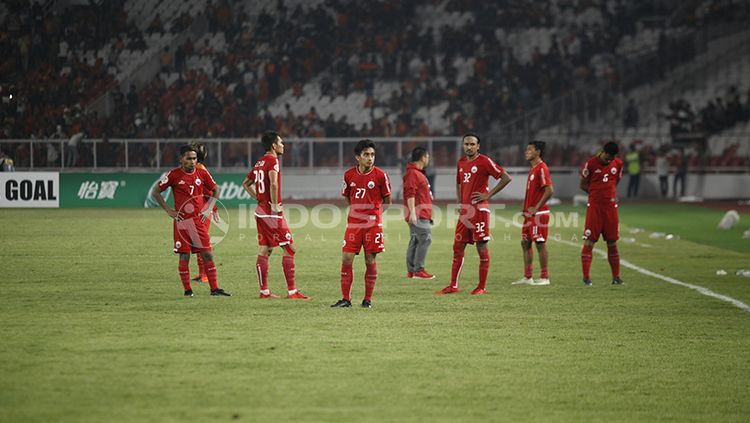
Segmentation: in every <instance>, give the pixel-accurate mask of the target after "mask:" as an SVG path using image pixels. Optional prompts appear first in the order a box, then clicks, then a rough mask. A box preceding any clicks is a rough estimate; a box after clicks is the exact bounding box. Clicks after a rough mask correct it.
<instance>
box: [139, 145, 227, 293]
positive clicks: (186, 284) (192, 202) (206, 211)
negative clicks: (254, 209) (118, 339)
mask: <svg viewBox="0 0 750 423" xmlns="http://www.w3.org/2000/svg"><path fill="white" fill-rule="evenodd" d="M197 161H198V155H197V152H196V151H195V147H193V146H192V145H184V146H182V147H181V148H180V167H178V168H175V169H172V170H171V171H170V172H169V173H167V175H166V176H164V177H163V178H162V179H161V181H159V184H158V185H157V186H155V187H154V190H153V191H152V193H151V196H152V197H153V198H154V200H156V202H157V203H159V205H160V206H161V208H162V209H164V211H165V212H167V214H168V215H169V217H171V218H172V219H174V252H175V253H178V254H179V255H180V260H179V267H178V268H179V271H180V279H181V280H182V287H183V288H184V289H185V296H186V297H192V296H193V290H192V289H191V288H190V253H191V252H193V253H198V254H200V255H201V256H202V257H203V265H204V266H205V269H206V276H208V284H209V286H210V287H211V295H213V296H227V297H228V296H230V295H231V294H229V293H228V292H226V291H224V290H223V289H221V288H219V287H218V285H217V283H216V265H215V264H214V258H213V254H212V253H211V239H210V237H209V235H208V228H207V226H206V224H205V223H206V220H208V219H210V218H211V210H212V209H213V207H214V205H215V204H216V200H217V199H218V198H219V191H218V189H217V187H216V182H214V178H213V177H212V176H211V174H210V173H208V171H206V170H204V169H198V168H196V163H197ZM169 187H172V192H173V193H174V207H175V208H174V209H171V208H169V206H168V205H167V202H166V201H164V197H162V196H161V193H162V192H163V191H164V190H166V189H167V188H169ZM204 189H205V190H207V191H209V192H210V193H211V197H210V198H209V200H208V203H207V204H206V201H205V200H204V197H203V195H204Z"/></svg>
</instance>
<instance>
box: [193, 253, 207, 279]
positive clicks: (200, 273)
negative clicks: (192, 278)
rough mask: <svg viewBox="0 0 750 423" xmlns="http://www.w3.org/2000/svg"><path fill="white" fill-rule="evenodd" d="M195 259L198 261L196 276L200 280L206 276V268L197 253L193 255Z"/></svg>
mask: <svg viewBox="0 0 750 423" xmlns="http://www.w3.org/2000/svg"><path fill="white" fill-rule="evenodd" d="M195 258H196V259H197V260H198V276H200V277H201V278H202V277H203V276H206V266H205V263H204V262H203V256H202V255H200V253H198V254H196V255H195Z"/></svg>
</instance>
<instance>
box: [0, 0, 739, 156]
mask: <svg viewBox="0 0 750 423" xmlns="http://www.w3.org/2000/svg"><path fill="white" fill-rule="evenodd" d="M675 5H676V6H677V7H671V6H675ZM3 6H4V7H5V11H6V13H4V14H3V15H0V16H3V18H2V19H3V22H4V23H5V25H3V28H4V29H2V30H0V48H2V51H3V52H5V53H6V57H14V58H17V60H15V61H9V62H7V63H6V64H5V65H4V68H3V75H4V78H3V80H4V82H3V87H2V88H3V96H4V104H3V109H2V114H3V130H2V134H1V135H0V136H2V137H4V138H29V137H35V138H37V139H52V140H54V139H60V138H62V139H67V138H69V137H71V136H72V135H74V134H78V133H84V134H86V136H87V137H90V138H163V139H169V138H191V137H208V138H211V137H253V138H254V137H256V135H257V134H258V133H259V132H260V131H262V130H263V129H264V128H267V127H276V128H279V129H280V130H281V132H282V133H284V134H286V135H287V136H289V137H312V138H321V137H328V138H330V137H346V136H351V137H356V136H387V137H394V136H396V137H405V136H439V135H455V134H458V133H462V132H465V131H467V130H469V129H473V128H482V129H483V130H485V131H486V132H491V133H492V132H498V131H499V130H498V128H500V127H501V126H502V125H503V124H505V123H506V122H509V121H513V120H514V119H518V118H519V116H524V115H525V114H526V113H527V112H529V111H533V110H536V109H539V108H543V107H544V105H545V104H547V103H551V102H553V101H554V100H555V99H556V98H560V97H562V96H565V95H570V94H571V93H576V92H577V91H580V90H582V89H584V88H588V87H589V86H605V87H607V88H608V89H609V90H610V91H611V92H612V93H620V94H618V95H622V94H624V91H625V90H627V91H628V92H636V91H637V90H638V88H639V87H643V86H646V85H650V84H654V83H656V82H658V81H659V80H663V79H664V78H665V77H666V76H668V74H669V72H670V71H671V70H672V69H673V68H675V67H676V66H679V65H681V64H683V63H685V62H686V61H687V60H690V59H691V58H694V57H695V54H696V52H695V51H693V50H692V49H691V48H683V47H685V46H692V44H691V43H692V42H693V38H694V35H695V34H696V31H697V30H698V29H705V28H712V27H721V26H725V25H726V24H727V23H732V22H735V23H736V22H741V21H742V19H744V18H746V17H748V16H750V14H748V9H749V7H748V5H747V4H746V3H743V2H740V1H717V0H706V1H692V2H676V3H670V2H669V1H665V2H651V1H645V0H638V1H632V2H621V1H606V0H592V1H557V0H545V1H541V2H534V3H533V4H531V5H530V4H529V3H528V2H523V1H519V0H513V1H508V2H505V3H504V4H503V6H502V7H498V6H497V5H494V4H492V3H487V2H481V1H473V0H442V1H426V0H420V1H415V2H406V4H404V3H403V2H389V1H385V2H359V1H335V0H325V1H323V0H315V1H301V0H287V1H277V0H263V1H249V0H245V1H228V0H216V1H207V0H188V1H185V2H159V1H156V0H127V1H122V0H119V1H118V0H115V1H107V2H91V3H89V4H87V5H71V6H69V7H66V8H64V9H61V10H54V9H53V10H45V8H44V7H43V6H42V5H41V4H40V3H35V4H34V6H33V7H32V8H29V7H27V6H26V2H23V1H12V2H8V3H7V4H4V5H3ZM2 11H3V9H0V12H2ZM384 22H387V23H388V25H383V23H384ZM197 23H205V28H203V27H201V28H202V29H201V30H199V31H196V30H195V26H196V24H197ZM189 28H192V29H191V30H189ZM194 34H197V36H196V37H195V38H192V36H193V35H194ZM686 40H687V41H686ZM278 52H282V53H280V54H279V53H278ZM155 57H156V58H158V63H159V67H158V70H157V71H156V72H154V76H153V77H152V78H150V79H148V80H147V81H144V82H143V83H132V84H131V83H130V82H131V81H133V75H136V74H139V73H140V74H144V72H143V71H142V68H143V67H144V66H145V64H146V63H150V62H152V61H153V60H154V58H155ZM653 57H657V58H659V59H658V62H657V63H656V65H655V66H652V65H653V64H654V63H652V62H649V60H653ZM48 58H49V59H50V60H47V59H48ZM37 65H38V66H37ZM639 68H640V69H643V68H648V69H650V70H649V71H648V72H642V71H639V72H635V71H633V70H634V69H639ZM746 70H747V69H746V67H744V65H742V66H738V67H737V70H736V71H733V72H735V73H732V74H728V73H725V74H724V75H723V76H722V78H723V79H721V80H722V81H724V82H722V83H724V84H726V81H735V80H736V81H735V82H733V84H735V85H736V87H737V88H736V90H737V93H736V94H737V95H736V96H735V97H738V98H740V100H739V103H737V102H733V103H731V104H732V105H736V104H739V106H740V107H739V108H737V107H735V108H734V109H732V110H733V111H732V112H728V113H729V114H730V115H731V116H730V117H728V118H727V119H729V120H727V119H724V118H721V119H719V120H718V121H717V120H716V119H713V118H712V117H713V116H714V114H715V113H714V111H713V109H711V107H713V108H716V107H720V106H717V105H716V104H714V105H713V106H711V103H710V102H709V101H708V99H707V98H703V97H700V96H701V94H696V95H695V96H694V97H690V96H688V95H686V96H685V101H684V102H677V103H675V104H680V105H684V104H685V103H686V102H687V103H688V104H692V107H694V108H700V110H701V111H702V112H703V113H696V115H697V116H700V120H699V121H698V122H697V123H699V124H700V125H701V127H702V128H704V129H708V130H709V131H710V132H711V133H712V134H715V136H714V137H713V138H712V139H715V141H712V143H710V145H711V147H710V148H711V151H712V154H714V153H716V154H717V155H720V154H722V153H724V152H725V150H726V152H735V153H736V154H739V155H742V154H744V149H743V148H744V147H743V146H742V145H740V146H738V147H737V148H732V145H733V144H732V142H731V140H732V139H733V138H731V136H734V135H735V134H738V133H740V132H741V131H746V130H747V125H746V124H745V125H744V126H743V124H742V122H746V119H747V116H746V114H747V100H745V102H744V103H742V96H743V94H742V91H741V90H745V89H747V87H748V86H750V85H748V84H747V82H746V81H744V80H738V79H741V77H742V76H744V75H745V74H748V72H746ZM717 84H719V83H717ZM717 87H718V85H717V86H716V87H713V88H709V89H705V90H703V92H704V93H715V92H716V89H719V88H717ZM10 93H13V95H14V97H13V99H9V98H8V97H7V94H10ZM722 95H723V94H722ZM711 96H713V94H711ZM104 97H106V98H108V99H111V103H112V108H111V110H108V111H106V112H104V113H103V112H102V109H101V108H99V109H97V108H96V107H94V106H93V105H96V104H99V102H100V101H101V99H102V98H104ZM703 105H705V106H706V107H705V108H704V107H703ZM589 107H591V106H589ZM733 107H734V106H733ZM638 108H639V112H640V117H641V119H640V120H641V122H640V123H639V125H636V126H637V127H635V128H632V129H631V133H632V131H633V130H634V131H635V132H634V133H632V135H631V133H627V138H633V139H641V140H642V141H643V142H644V143H647V144H654V143H653V142H651V141H650V138H649V139H646V138H647V137H643V136H641V133H642V132H643V133H648V134H649V136H652V135H653V134H654V133H656V134H657V135H658V137H659V138H658V139H659V140H661V137H662V135H663V134H664V130H665V129H664V128H665V127H666V125H661V124H659V123H658V121H657V120H655V119H650V118H648V119H647V118H645V117H646V116H652V115H653V114H652V113H651V112H650V110H645V109H644V108H643V107H642V106H640V105H639V107H638ZM675 110H677V111H678V112H679V109H675ZM741 110H744V112H743V113H744V115H743V116H744V118H742V119H745V120H742V119H741V118H740V114H741V113H740V111H741ZM735 114H736V116H735ZM729 121H731V122H732V123H733V124H732V125H729V124H728V123H727V122H729ZM589 125H590V126H591V127H593V128H596V121H595V120H594V122H593V123H590V124H589ZM691 125H692V124H691ZM693 126H694V125H693ZM58 127H59V129H58ZM631 127H632V125H631ZM485 128H486V129H485ZM694 129H695V128H693V127H692V126H691V131H692V130H694ZM607 130H608V131H609V132H610V133H611V132H613V130H612V128H608V129H607ZM666 130H667V131H668V128H667V129H666ZM555 131H556V128H555V126H554V124H551V125H549V127H548V128H547V129H546V132H545V131H542V132H540V133H539V134H541V135H542V136H544V134H552V133H555ZM620 131H621V132H622V133H623V134H626V131H625V128H624V127H622V128H620V127H618V128H616V129H615V130H614V133H615V135H616V137H617V138H620V137H619V134H620ZM592 132H596V131H595V130H594V131H592ZM743 133H746V132H743ZM551 138H552V139H553V140H555V139H557V138H556V137H554V136H552V137H551ZM598 140H599V139H597V140H596V141H591V142H590V143H593V142H598ZM590 143H589V144H590ZM47 148H48V149H50V148H51V149H54V144H52V143H50V144H47ZM112 148H113V149H115V150H114V151H113V154H115V155H116V156H118V159H117V160H115V161H116V162H121V161H122V160H121V158H122V155H123V154H124V153H123V152H122V151H117V147H116V146H114V147H112ZM164 148H165V149H166V150H162V151H158V152H157V151H156V150H154V148H153V146H144V147H143V148H137V149H136V152H135V153H134V152H132V151H131V153H130V156H131V157H130V159H131V165H135V166H138V165H142V166H153V165H154V163H155V162H157V160H156V159H155V156H157V155H159V154H161V155H164V154H166V153H168V152H169V150H168V149H169V148H171V147H169V146H168V145H167V146H165V147H164ZM226 148H227V151H224V153H225V154H224V155H223V158H224V160H225V161H226V162H227V163H230V164H232V163H236V164H237V165H244V164H246V163H245V162H246V157H247V151H246V150H243V149H241V148H236V146H227V147H226ZM327 148H328V146H326V145H321V146H320V151H316V153H318V154H320V155H321V157H323V159H322V160H321V161H320V162H317V164H320V165H326V164H327V163H328V161H327V160H330V161H331V162H333V161H335V159H333V158H332V157H333V156H334V155H333V154H332V153H333V151H330V152H329V151H327V150H326V149H327ZM495 148H496V149H497V153H498V154H500V155H501V157H502V156H506V155H507V156H508V160H507V162H509V163H515V162H517V161H518V159H517V157H514V156H513V155H514V154H516V152H515V151H514V149H515V148H517V147H514V146H513V145H502V144H501V145H498V146H496V147H495ZM718 151H720V152H721V153H718ZM589 152H590V151H589V145H588V144H587V140H586V139H581V140H580V142H578V143H576V145H574V146H570V145H567V144H566V143H562V145H559V146H553V147H552V148H551V151H550V160H551V162H552V163H553V164H554V163H564V162H568V161H569V160H578V156H579V155H586V154H588V153H589ZM300 153H302V152H301V151H297V152H294V153H293V154H292V157H297V158H299V157H300ZM327 153H331V154H327ZM24 154H28V152H24V151H17V152H16V156H18V157H19V160H18V162H19V163H23V162H24V160H23V155H24ZM39 154H40V155H41V156H40V157H39V158H38V161H37V163H40V164H42V165H50V166H54V165H55V163H58V162H59V155H57V154H54V152H53V153H52V154H50V152H47V153H46V154H45V153H44V152H43V151H42V152H40V153H39ZM90 157H91V154H86V152H85V151H83V152H82V154H81V155H80V160H77V161H76V162H75V163H74V165H76V164H78V165H87V164H90V163H89V162H88V160H89V158H90ZM56 160H57V161H56ZM291 160H293V162H292V164H294V163H295V161H294V160H295V159H294V158H292V159H291ZM451 160H452V158H451V157H440V156H438V157H436V162H437V163H449V162H450V161H451ZM715 161H716V162H717V163H725V162H726V163H735V162H736V163H740V162H741V161H737V160H735V159H731V160H729V161H725V160H715ZM296 162H299V160H296Z"/></svg>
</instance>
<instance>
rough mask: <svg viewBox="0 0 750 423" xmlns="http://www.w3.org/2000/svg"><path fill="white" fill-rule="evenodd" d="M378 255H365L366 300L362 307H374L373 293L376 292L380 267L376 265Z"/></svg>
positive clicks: (363, 301)
mask: <svg viewBox="0 0 750 423" xmlns="http://www.w3.org/2000/svg"><path fill="white" fill-rule="evenodd" d="M377 255H378V253H365V266H366V270H365V298H364V299H363V300H362V307H364V308H370V307H372V293H373V292H374V291H375V282H376V281H377V279H378V267H377V263H376V258H377Z"/></svg>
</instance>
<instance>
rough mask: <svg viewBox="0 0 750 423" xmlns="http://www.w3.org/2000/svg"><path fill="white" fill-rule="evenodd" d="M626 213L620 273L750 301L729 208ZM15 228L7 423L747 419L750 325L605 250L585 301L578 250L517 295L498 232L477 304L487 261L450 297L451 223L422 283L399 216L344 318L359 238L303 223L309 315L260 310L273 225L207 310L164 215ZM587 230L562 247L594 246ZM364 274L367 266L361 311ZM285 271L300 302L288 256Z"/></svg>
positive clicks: (235, 242)
mask: <svg viewBox="0 0 750 423" xmlns="http://www.w3.org/2000/svg"><path fill="white" fill-rule="evenodd" d="M555 211H562V212H574V211H580V212H582V211H583V210H582V209H573V208H571V207H558V208H556V209H555ZM620 212H621V220H622V223H623V227H622V237H623V238H633V239H629V240H628V242H625V241H624V240H623V242H621V243H620V253H621V256H622V257H623V258H624V259H627V260H628V261H630V262H632V263H634V264H637V265H638V266H642V267H644V268H646V269H648V270H651V271H654V272H657V273H660V274H663V275H668V276H671V277H673V278H676V279H678V280H680V281H683V282H687V283H691V284H696V285H700V286H703V287H706V288H708V289H711V290H712V291H714V292H717V293H720V294H724V295H727V296H730V297H732V298H735V299H737V300H739V301H742V302H744V303H746V304H750V278H746V277H741V276H735V274H734V271H735V270H736V269H738V268H740V267H745V268H750V240H742V239H741V235H742V232H743V231H744V230H745V229H747V228H748V227H749V226H750V225H748V223H747V222H748V220H750V215H743V216H742V221H741V225H739V227H738V228H736V229H734V230H732V231H729V232H721V233H719V232H716V231H715V229H714V228H715V226H716V224H717V223H718V221H719V219H720V218H721V216H722V214H723V212H721V211H717V210H710V209H703V208H698V207H694V206H687V205H628V204H625V205H623V206H622V207H621V209H620ZM229 213H230V220H232V219H236V215H237V213H238V211H237V210H230V211H229ZM290 213H291V214H290V216H289V217H290V220H291V221H295V220H297V217H298V216H295V212H290ZM500 214H501V215H503V216H504V217H506V218H508V217H511V215H512V212H510V211H507V212H501V213H500ZM324 217H325V216H324ZM0 218H1V219H2V222H3V225H2V231H1V232H0V241H1V242H2V249H0V260H1V263H2V279H1V282H0V284H1V285H0V286H1V287H2V292H1V294H0V320H1V321H2V326H0V339H1V340H2V342H1V343H0V421H2V422H20V421H24V422H25V421H32V422H51V421H65V422H101V421H150V422H184V421H196V422H205V421H354V420H356V421H378V422H379V421H451V422H453V421H572V422H577V421H675V422H683V421H737V422H740V421H742V422H744V421H748V419H750V401H748V400H747V393H748V392H750V313H748V312H746V311H743V310H741V309H739V308H737V307H735V306H733V305H731V304H729V303H727V302H724V301H720V300H717V299H715V298H710V297H707V296H704V295H701V294H700V293H698V292H696V291H694V290H691V289H687V288H684V287H681V286H676V285H672V284H668V283H666V282H664V281H662V280H659V279H655V278H652V277H648V276H644V275H641V274H639V273H636V272H634V271H632V270H629V269H626V268H623V279H624V280H625V281H626V285H625V286H622V287H613V286H611V285H610V284H609V279H610V278H609V268H608V265H607V263H606V260H604V259H602V258H600V257H599V256H595V259H594V264H593V268H592V277H593V280H594V286H592V287H589V288H586V287H584V286H582V284H581V283H580V263H579V252H580V249H579V248H574V247H572V246H570V245H566V244H563V243H560V242H550V245H549V248H550V255H551V266H550V267H551V274H552V275H551V276H552V285H551V286H548V287H531V286H511V285H510V282H512V281H513V280H516V279H518V277H519V276H520V273H521V270H522V264H521V250H520V247H519V230H518V229H517V228H515V227H509V228H508V227H506V226H505V224H504V223H502V222H500V223H499V225H498V226H497V227H496V228H494V229H493V235H494V238H495V239H494V240H493V241H492V242H491V244H490V249H491V250H490V251H491V254H492V264H491V272H490V281H489V283H488V289H489V291H490V295H486V296H483V297H470V296H469V295H468V291H470V289H471V288H473V286H474V284H475V282H476V279H475V278H476V273H477V266H478V260H477V256H476V253H475V252H474V251H471V250H467V262H466V265H465V267H464V273H463V281H462V282H463V288H464V291H463V292H462V293H461V294H458V295H454V296H435V295H432V292H433V291H435V290H437V289H439V288H441V287H443V286H445V285H446V284H447V283H448V280H449V276H450V262H451V256H452V252H451V240H452V227H451V225H449V224H448V223H446V222H443V223H441V224H440V225H438V226H436V227H435V228H434V231H433V236H434V238H435V241H434V243H433V246H432V248H431V250H430V254H429V256H428V270H429V271H431V272H433V273H435V274H436V275H437V277H438V278H437V280H434V281H412V280H408V279H406V278H405V277H404V273H405V266H404V264H403V261H404V250H405V248H406V243H407V241H408V239H407V235H406V234H408V232H407V231H406V227H405V224H403V223H399V222H391V223H389V224H388V225H387V226H386V234H387V241H386V243H387V244H386V246H387V250H386V252H385V253H383V254H382V255H381V256H380V257H379V258H378V271H379V278H378V285H377V288H376V292H375V297H374V299H373V304H374V308H373V309H370V310H364V309H361V308H359V307H353V308H351V309H330V308H329V307H328V306H329V305H330V304H331V303H333V302H334V301H336V300H337V299H339V298H340V292H339V270H340V265H339V262H340V246H341V237H342V235H343V226H337V227H334V228H330V229H315V228H314V227H312V225H308V226H306V227H304V228H299V229H295V230H294V234H295V239H296V240H297V246H298V250H299V252H298V254H297V266H296V267H297V279H298V285H299V287H300V288H301V290H302V292H304V293H305V294H308V295H311V296H312V297H313V300H312V301H309V302H293V301H290V300H259V299H257V297H256V296H257V285H256V281H255V277H254V273H253V266H254V263H255V253H256V245H255V242H254V235H255V231H254V229H252V228H245V229H241V228H238V227H237V224H236V223H233V224H232V227H231V229H230V231H229V232H228V233H227V235H226V237H225V239H224V240H223V241H222V242H221V243H220V244H218V245H217V246H216V247H215V255H216V262H217V264H218V266H219V267H218V269H219V270H218V272H219V282H220V285H221V286H222V287H224V288H225V289H227V290H229V291H231V292H232V293H233V294H234V296H233V297H231V298H214V297H210V296H209V295H208V288H207V287H205V286H194V290H195V291H196V294H197V295H196V297H195V298H183V297H182V289H181V285H180V283H179V279H178V275H177V259H176V257H175V256H174V255H173V254H172V253H171V238H172V233H171V231H172V229H171V224H170V221H169V220H168V218H167V216H166V215H165V214H164V213H163V212H161V211H157V210H69V209H68V210H14V211H10V210H2V211H0ZM233 222H239V219H236V220H233ZM578 223H579V225H578V226H577V227H575V226H574V227H570V228H553V229H551V231H550V232H551V236H554V235H558V234H559V237H560V239H562V240H573V241H574V242H576V243H580V241H579V240H578V239H576V238H575V237H577V236H579V234H580V232H581V231H582V228H581V225H582V224H583V218H582V216H581V219H580V220H579V222H578ZM632 228H642V229H644V231H643V232H639V233H631V232H630V230H631V229H632ZM652 232H668V233H672V234H676V235H679V238H680V239H679V240H666V239H664V238H656V239H652V238H650V237H649V235H650V233H652ZM243 237H244V239H243ZM599 247H600V248H602V246H601V243H600V244H599ZM193 269H194V266H193ZM718 269H725V270H727V271H728V272H729V275H727V276H717V275H716V270H718ZM363 274H364V264H363V262H362V260H361V258H358V259H357V262H356V263H355V286H354V289H353V296H354V300H355V301H358V300H359V299H361V295H362V292H363V285H364V284H363V282H362V279H363ZM535 275H538V267H536V266H535ZM270 278H271V288H272V290H274V291H276V292H277V293H279V294H281V293H283V292H284V286H283V278H282V274H281V263H280V257H278V256H277V255H274V256H273V257H272V258H271V274H270Z"/></svg>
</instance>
